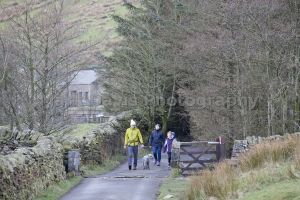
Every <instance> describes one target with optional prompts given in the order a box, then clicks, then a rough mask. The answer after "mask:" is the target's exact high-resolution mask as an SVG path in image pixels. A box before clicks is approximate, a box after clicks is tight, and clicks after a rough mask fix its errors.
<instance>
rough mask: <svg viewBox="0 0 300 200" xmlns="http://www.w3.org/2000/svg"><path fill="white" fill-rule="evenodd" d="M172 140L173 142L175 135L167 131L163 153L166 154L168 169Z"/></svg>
mask: <svg viewBox="0 0 300 200" xmlns="http://www.w3.org/2000/svg"><path fill="white" fill-rule="evenodd" d="M174 140H175V133H173V132H171V131H169V132H168V133H167V139H166V141H165V144H164V152H167V154H168V163H169V167H170V164H171V153H172V144H173V141H174Z"/></svg>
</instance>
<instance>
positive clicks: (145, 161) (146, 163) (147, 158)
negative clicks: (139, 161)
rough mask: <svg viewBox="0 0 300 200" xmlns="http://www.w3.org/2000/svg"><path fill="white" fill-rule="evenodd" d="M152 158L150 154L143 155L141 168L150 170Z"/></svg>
mask: <svg viewBox="0 0 300 200" xmlns="http://www.w3.org/2000/svg"><path fill="white" fill-rule="evenodd" d="M151 158H153V156H152V154H148V155H145V156H144V157H143V167H144V169H150V159H151Z"/></svg>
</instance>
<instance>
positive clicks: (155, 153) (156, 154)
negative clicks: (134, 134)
mask: <svg viewBox="0 0 300 200" xmlns="http://www.w3.org/2000/svg"><path fill="white" fill-rule="evenodd" d="M161 148H162V147H161V146H152V153H153V157H154V159H155V161H158V162H160V160H161Z"/></svg>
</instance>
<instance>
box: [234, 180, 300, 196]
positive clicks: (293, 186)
mask: <svg viewBox="0 0 300 200" xmlns="http://www.w3.org/2000/svg"><path fill="white" fill-rule="evenodd" d="M299 185H300V180H286V181H281V182H278V183H275V184H271V185H267V186H263V187H262V188H260V190H258V191H254V192H248V193H245V194H244V196H243V197H242V198H240V199H241V200H257V199H259V200H270V199H272V200H284V199H289V200H300V186H299Z"/></svg>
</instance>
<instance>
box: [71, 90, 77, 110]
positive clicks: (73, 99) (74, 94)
mask: <svg viewBox="0 0 300 200" xmlns="http://www.w3.org/2000/svg"><path fill="white" fill-rule="evenodd" d="M71 106H77V92H76V91H71Z"/></svg>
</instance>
